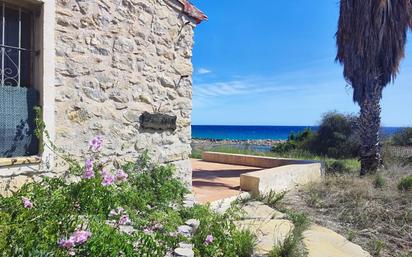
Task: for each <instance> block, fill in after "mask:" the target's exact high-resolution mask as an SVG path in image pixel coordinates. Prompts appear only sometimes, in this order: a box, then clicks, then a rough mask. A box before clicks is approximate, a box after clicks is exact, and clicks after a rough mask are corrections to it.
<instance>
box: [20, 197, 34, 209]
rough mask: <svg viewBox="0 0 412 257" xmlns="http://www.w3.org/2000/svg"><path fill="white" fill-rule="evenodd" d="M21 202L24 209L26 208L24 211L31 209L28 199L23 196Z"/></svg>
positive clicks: (31, 204)
mask: <svg viewBox="0 0 412 257" xmlns="http://www.w3.org/2000/svg"><path fill="white" fill-rule="evenodd" d="M21 201H22V202H23V206H24V208H26V209H31V208H33V203H32V202H31V201H30V199H29V198H27V197H24V196H23V197H22V198H21Z"/></svg>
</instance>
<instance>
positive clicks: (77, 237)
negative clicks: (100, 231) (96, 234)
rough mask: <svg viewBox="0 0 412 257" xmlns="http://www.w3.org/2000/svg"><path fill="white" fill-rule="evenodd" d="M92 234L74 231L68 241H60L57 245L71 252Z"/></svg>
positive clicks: (85, 231) (84, 231)
mask: <svg viewBox="0 0 412 257" xmlns="http://www.w3.org/2000/svg"><path fill="white" fill-rule="evenodd" d="M91 236H92V233H91V232H90V231H87V230H76V231H75V232H74V233H73V234H72V235H71V236H70V237H69V238H68V239H60V240H59V241H58V242H57V243H58V245H59V246H60V248H63V249H66V250H71V249H73V248H74V247H75V246H78V245H82V244H84V243H85V242H86V241H87V240H88V239H89V238H90V237H91Z"/></svg>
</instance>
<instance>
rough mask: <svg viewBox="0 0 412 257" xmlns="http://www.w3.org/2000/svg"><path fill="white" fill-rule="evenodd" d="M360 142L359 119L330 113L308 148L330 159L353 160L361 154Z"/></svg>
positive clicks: (323, 120)
mask: <svg viewBox="0 0 412 257" xmlns="http://www.w3.org/2000/svg"><path fill="white" fill-rule="evenodd" d="M359 142H360V139H359V135H358V133H357V117H355V116H351V115H344V114H340V113H337V112H330V113H326V114H325V115H324V116H323V118H322V121H321V123H320V125H319V129H318V130H317V131H316V136H315V137H314V138H313V140H312V141H310V142H308V148H309V150H310V152H312V153H316V154H318V155H323V156H327V157H330V158H338V159H341V158H353V157H356V156H358V154H359V149H360V143H359Z"/></svg>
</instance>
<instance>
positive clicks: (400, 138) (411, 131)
mask: <svg viewBox="0 0 412 257" xmlns="http://www.w3.org/2000/svg"><path fill="white" fill-rule="evenodd" d="M391 141H392V144H393V145H396V146H412V128H404V129H402V130H401V131H399V132H397V133H396V134H395V135H393V136H392V140H391Z"/></svg>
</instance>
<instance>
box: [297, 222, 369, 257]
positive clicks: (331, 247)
mask: <svg viewBox="0 0 412 257" xmlns="http://www.w3.org/2000/svg"><path fill="white" fill-rule="evenodd" d="M303 243H304V245H305V247H306V250H307V253H308V257H370V256H371V255H370V254H369V253H368V252H366V251H365V250H363V249H362V247H360V246H359V245H356V244H354V243H352V242H350V241H348V240H347V239H346V238H344V237H343V236H341V235H339V234H338V233H336V232H334V231H332V230H330V229H327V228H325V227H321V226H319V225H312V226H310V227H309V229H308V230H306V231H305V232H303Z"/></svg>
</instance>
